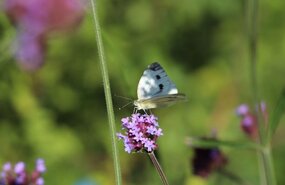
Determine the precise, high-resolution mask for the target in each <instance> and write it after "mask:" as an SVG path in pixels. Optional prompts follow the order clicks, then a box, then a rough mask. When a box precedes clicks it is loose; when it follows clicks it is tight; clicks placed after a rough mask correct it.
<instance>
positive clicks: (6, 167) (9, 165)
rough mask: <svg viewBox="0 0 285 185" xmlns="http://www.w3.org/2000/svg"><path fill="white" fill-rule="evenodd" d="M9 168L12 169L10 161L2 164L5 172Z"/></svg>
mask: <svg viewBox="0 0 285 185" xmlns="http://www.w3.org/2000/svg"><path fill="white" fill-rule="evenodd" d="M10 170H12V165H11V163H9V162H8V163H5V164H4V165H3V171H5V172H8V171H10Z"/></svg>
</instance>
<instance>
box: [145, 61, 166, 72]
mask: <svg viewBox="0 0 285 185" xmlns="http://www.w3.org/2000/svg"><path fill="white" fill-rule="evenodd" d="M148 69H150V70H152V71H158V70H161V69H162V67H161V65H160V64H159V63H157V62H154V63H152V64H150V65H149V66H148ZM162 70H163V69H162Z"/></svg>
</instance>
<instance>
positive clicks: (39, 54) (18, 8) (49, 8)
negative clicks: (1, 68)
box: [4, 0, 84, 70]
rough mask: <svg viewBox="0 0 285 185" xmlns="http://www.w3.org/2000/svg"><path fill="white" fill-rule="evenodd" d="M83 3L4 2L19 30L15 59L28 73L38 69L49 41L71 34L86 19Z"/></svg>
mask: <svg viewBox="0 0 285 185" xmlns="http://www.w3.org/2000/svg"><path fill="white" fill-rule="evenodd" d="M83 6H84V5H83V3H82V0H48V1H46V0H25V1H23V0H5V1H4V10H5V12H6V14H7V16H8V17H9V18H10V20H11V22H12V23H13V24H14V25H15V27H16V28H17V29H18V37H17V43H16V44H17V45H18V46H17V47H16V48H15V49H16V58H17V60H18V61H19V62H20V65H21V66H22V67H23V68H24V69H26V70H36V69H38V68H39V67H40V66H41V65H42V63H43V61H44V56H45V53H46V47H45V46H46V42H47V38H48V37H50V36H51V34H52V33H54V32H59V31H69V30H72V29H74V28H75V27H77V26H78V25H79V23H80V22H81V20H82V18H83V14H84V7H83Z"/></svg>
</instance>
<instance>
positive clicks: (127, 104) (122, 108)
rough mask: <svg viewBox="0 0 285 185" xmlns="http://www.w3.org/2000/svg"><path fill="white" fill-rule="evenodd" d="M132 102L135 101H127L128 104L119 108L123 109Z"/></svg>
mask: <svg viewBox="0 0 285 185" xmlns="http://www.w3.org/2000/svg"><path fill="white" fill-rule="evenodd" d="M131 103H133V101H131V102H129V103H127V104H126V105H124V106H122V107H120V108H119V110H122V109H123V108H125V107H126V106H128V105H130V104H131Z"/></svg>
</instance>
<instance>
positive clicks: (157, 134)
mask: <svg viewBox="0 0 285 185" xmlns="http://www.w3.org/2000/svg"><path fill="white" fill-rule="evenodd" d="M155 135H156V136H162V135H163V133H162V129H161V128H159V129H157V131H156V133H155Z"/></svg>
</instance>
